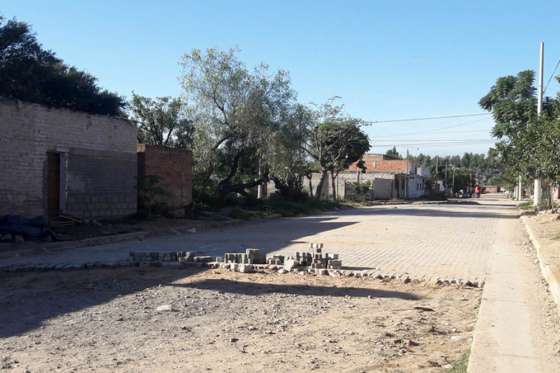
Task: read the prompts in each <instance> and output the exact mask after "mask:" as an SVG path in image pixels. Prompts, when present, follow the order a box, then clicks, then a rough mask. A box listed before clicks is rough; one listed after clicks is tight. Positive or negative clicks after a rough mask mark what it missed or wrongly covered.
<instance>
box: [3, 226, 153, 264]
mask: <svg viewBox="0 0 560 373" xmlns="http://www.w3.org/2000/svg"><path fill="white" fill-rule="evenodd" d="M148 234H149V232H146V231H139V232H129V233H121V234H112V235H106V236H98V237H91V238H85V239H83V240H77V241H66V242H52V243H47V244H46V245H45V246H44V247H34V248H29V249H22V250H18V249H15V250H9V251H4V252H0V259H6V258H13V257H14V256H29V255H37V254H44V253H52V252H57V251H63V250H68V249H79V248H82V247H89V246H97V245H105V244H109V243H114V242H123V241H131V240H142V239H144V238H146V236H147V235H148Z"/></svg>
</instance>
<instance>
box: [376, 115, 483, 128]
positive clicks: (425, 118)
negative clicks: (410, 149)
mask: <svg viewBox="0 0 560 373" xmlns="http://www.w3.org/2000/svg"><path fill="white" fill-rule="evenodd" d="M483 115H491V114H490V113H473V114H455V115H440V116H431V117H420V118H406V119H388V120H375V121H366V122H365V124H366V125H374V124H381V123H400V122H418V121H423V120H438V119H451V118H466V117H479V116H483Z"/></svg>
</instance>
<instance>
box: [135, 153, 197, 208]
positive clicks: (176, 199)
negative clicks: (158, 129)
mask: <svg viewBox="0 0 560 373" xmlns="http://www.w3.org/2000/svg"><path fill="white" fill-rule="evenodd" d="M137 149H138V177H139V178H142V177H144V176H158V177H159V178H160V183H159V186H161V187H162V188H163V189H164V190H165V191H166V192H167V196H166V198H165V202H166V204H167V205H168V207H169V209H170V212H171V213H172V214H174V215H177V216H183V215H184V214H185V208H186V207H188V206H190V205H191V204H192V153H191V152H190V151H188V150H182V149H171V148H166V147H163V146H156V145H146V144H138V147H137Z"/></svg>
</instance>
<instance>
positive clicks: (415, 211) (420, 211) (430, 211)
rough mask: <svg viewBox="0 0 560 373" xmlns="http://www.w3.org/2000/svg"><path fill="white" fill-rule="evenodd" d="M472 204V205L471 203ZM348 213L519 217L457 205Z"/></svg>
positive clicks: (379, 209)
mask: <svg viewBox="0 0 560 373" xmlns="http://www.w3.org/2000/svg"><path fill="white" fill-rule="evenodd" d="M471 206H472V205H471ZM481 206H482V205H481ZM348 215H359V216H411V217H419V218H421V217H445V218H469V219H472V218H475V219H476V218H480V219H518V218H519V215H518V214H511V213H504V214H501V213H498V212H491V211H474V210H472V209H470V210H465V209H461V208H458V209H457V211H455V207H454V208H453V210H452V209H445V210H444V209H434V208H425V207H422V208H411V207H401V206H399V207H394V208H367V209H357V210H353V212H352V213H350V214H348Z"/></svg>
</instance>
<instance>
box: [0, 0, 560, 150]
mask: <svg viewBox="0 0 560 373" xmlns="http://www.w3.org/2000/svg"><path fill="white" fill-rule="evenodd" d="M555 4H556V5H555ZM0 14H2V15H3V16H5V17H8V18H12V17H16V18H17V19H19V20H22V21H26V22H29V23H30V24H31V25H32V26H33V29H34V31H35V32H36V33H37V34H38V37H39V39H40V41H41V42H42V43H43V45H44V46H46V47H47V48H50V49H52V50H54V51H55V52H56V53H57V54H58V56H59V57H61V58H63V59H64V60H65V61H66V62H68V63H70V64H73V65H76V66H77V67H79V68H82V69H84V70H87V71H89V72H90V73H92V74H94V75H95V76H97V77H98V78H99V82H100V84H101V85H102V86H103V87H105V88H108V89H109V90H112V91H116V92H118V93H120V94H122V95H127V96H128V95H130V92H131V91H135V92H137V93H139V94H142V95H145V96H168V95H179V94H181V89H180V86H179V82H178V76H179V74H180V69H179V65H178V61H179V59H180V58H181V56H182V54H184V53H185V52H187V51H190V50H191V49H193V48H201V49H205V48H209V47H214V48H220V49H228V48H232V47H237V48H239V49H240V50H241V52H240V54H239V56H240V58H241V59H242V60H243V61H245V62H246V63H247V64H248V65H250V66H252V65H256V64H258V63H260V62H266V63H268V64H269V65H270V66H271V67H272V68H274V69H278V68H282V69H286V70H288V71H289V72H290V75H291V78H292V83H293V87H294V88H295V89H296V90H297V92H298V94H299V100H300V101H302V102H304V103H308V102H315V103H320V102H323V101H325V100H327V99H328V98H329V97H332V96H341V97H342V100H343V102H344V103H345V105H346V110H347V112H348V113H350V114H351V115H353V116H357V117H361V118H363V119H366V120H370V121H375V120H388V119H400V118H412V117H424V116H434V115H450V114H463V113H479V112H481V109H480V108H479V107H478V104H477V102H478V99H479V98H480V97H481V96H482V95H484V94H485V93H486V92H487V91H488V89H489V87H490V86H491V85H492V83H493V82H494V81H495V79H496V78H497V77H499V76H503V75H507V74H515V73H517V72H518V71H520V70H523V69H536V67H537V63H538V43H539V41H540V40H543V41H544V42H545V47H546V49H545V79H547V78H548V76H549V74H550V73H551V71H552V69H553V67H554V65H555V64H556V62H557V61H558V59H560V45H558V43H557V41H558V35H560V22H558V20H559V16H560V3H558V2H555V1H543V2H540V3H539V4H538V5H537V4H533V5H531V4H530V3H528V2H527V1H511V0H510V1H474V0H470V1H443V0H440V1H427V0H425V1H398V2H397V1H373V0H371V1H357V0H356V1H352V0H347V1H328V0H323V1H309V0H308V1H305V0H300V1H292V0H288V1H286V0H284V1H274V2H273V1H241V0H240V1H232V0H230V1H227V0H222V1H217V0H215V1H212V0H205V1H202V0H200V1H159V2H156V1H142V0H136V1H132V0H119V1H114V0H113V1H106V0H98V1H93V0H90V1H85V0H84V1H76V0H73V1H71V0H67V1H57V0H50V1H44V0H42V1H39V0H25V1H22V0H2V6H1V8H0ZM558 88H559V87H558V85H557V84H556V83H553V84H551V86H550V88H549V90H548V92H547V93H548V94H551V93H552V94H555V93H556V91H557V90H558ZM491 126H492V122H491V120H490V119H489V118H484V117H474V118H461V119H446V120H437V121H418V122H404V123H403V122H400V123H390V124H389V123H387V124H378V125H374V126H373V127H370V128H368V130H367V131H368V133H369V135H370V136H371V138H372V140H373V142H374V148H373V151H376V152H384V151H385V150H386V149H387V146H388V145H390V144H403V145H402V146H399V150H400V151H402V152H406V150H407V149H408V151H409V152H410V153H412V154H417V153H419V152H423V153H429V154H441V155H444V154H455V153H462V152H465V151H475V152H485V151H486V150H487V149H488V146H489V144H490V142H487V143H484V144H480V143H474V141H473V142H471V143H467V142H466V141H468V140H479V139H481V140H490V135H489V133H488V131H489V129H490V128H491ZM449 140H454V141H457V140H465V143H456V144H449V143H448V142H447V143H446V141H449ZM436 141H437V142H439V144H438V145H437V146H436V145H435V144H434V143H435V142H436Z"/></svg>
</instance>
